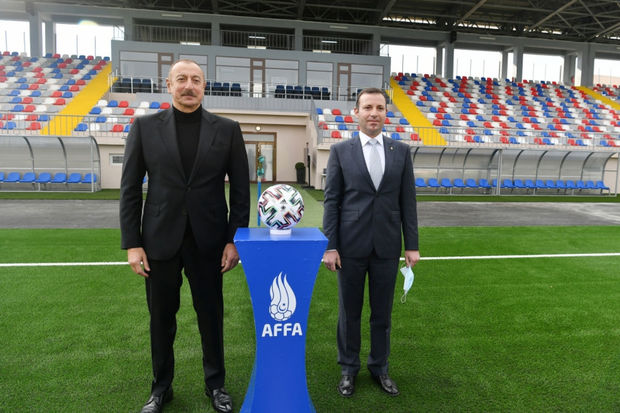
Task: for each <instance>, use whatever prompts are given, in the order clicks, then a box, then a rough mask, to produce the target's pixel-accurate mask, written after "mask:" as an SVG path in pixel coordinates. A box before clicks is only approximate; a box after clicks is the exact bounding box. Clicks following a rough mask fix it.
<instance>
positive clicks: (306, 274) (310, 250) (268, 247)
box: [235, 228, 327, 413]
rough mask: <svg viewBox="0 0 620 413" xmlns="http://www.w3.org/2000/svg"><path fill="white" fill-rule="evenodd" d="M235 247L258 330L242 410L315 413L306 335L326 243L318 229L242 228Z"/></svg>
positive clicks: (267, 412) (255, 412) (238, 233)
mask: <svg viewBox="0 0 620 413" xmlns="http://www.w3.org/2000/svg"><path fill="white" fill-rule="evenodd" d="M235 246H236V247H237V251H238V252H239V256H240V257H241V261H242V263H243V269H244V271H245V275H246V279H247V282H248V286H249V289H250V296H251V298H252V307H253V310H254V325H255V331H256V358H255V360H254V368H253V371H252V378H251V379H250V384H249V387H248V391H247V393H246V396H245V400H244V402H243V406H242V407H241V412H248V413H249V412H252V413H263V412H264V413H278V412H281V413H293V412H294V413H306V412H315V409H314V406H313V405H312V401H311V400H310V395H309V394H308V386H307V383H306V357H305V348H306V331H307V322H308V311H309V309H310V300H311V297H312V290H313V288H314V282H315V279H316V273H317V271H318V267H319V265H320V263H321V258H322V256H323V252H324V251H325V247H326V246H327V239H326V238H325V236H324V235H323V234H322V233H321V232H320V231H319V230H318V229H316V228H293V230H292V232H291V234H290V235H271V234H270V233H269V230H268V229H266V228H239V230H238V231H237V233H236V235H235Z"/></svg>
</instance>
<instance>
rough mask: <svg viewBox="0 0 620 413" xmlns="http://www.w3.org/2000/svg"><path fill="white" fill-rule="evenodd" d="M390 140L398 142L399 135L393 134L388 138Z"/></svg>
mask: <svg viewBox="0 0 620 413" xmlns="http://www.w3.org/2000/svg"><path fill="white" fill-rule="evenodd" d="M390 137H391V138H392V139H394V140H395V141H399V140H401V139H400V134H399V133H398V132H393V133H392V135H391V136H390Z"/></svg>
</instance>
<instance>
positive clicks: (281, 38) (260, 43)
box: [220, 30, 295, 50]
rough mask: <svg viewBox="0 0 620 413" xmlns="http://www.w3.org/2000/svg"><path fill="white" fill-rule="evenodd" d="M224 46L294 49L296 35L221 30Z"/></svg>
mask: <svg viewBox="0 0 620 413" xmlns="http://www.w3.org/2000/svg"><path fill="white" fill-rule="evenodd" d="M220 34H221V40H222V46H228V47H249V48H265V49H279V50H294V49H295V35H294V34H286V33H268V32H246V31H239V30H221V31H220Z"/></svg>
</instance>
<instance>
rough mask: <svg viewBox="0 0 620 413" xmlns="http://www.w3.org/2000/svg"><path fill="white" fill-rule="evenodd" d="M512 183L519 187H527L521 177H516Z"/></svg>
mask: <svg viewBox="0 0 620 413" xmlns="http://www.w3.org/2000/svg"><path fill="white" fill-rule="evenodd" d="M512 185H513V186H514V187H515V188H517V189H527V187H526V186H525V184H524V183H523V180H521V179H515V180H514V182H513V183H512Z"/></svg>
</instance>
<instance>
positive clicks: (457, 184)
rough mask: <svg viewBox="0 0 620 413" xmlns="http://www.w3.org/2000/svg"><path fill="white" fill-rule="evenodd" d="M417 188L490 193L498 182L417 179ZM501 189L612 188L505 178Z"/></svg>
mask: <svg viewBox="0 0 620 413" xmlns="http://www.w3.org/2000/svg"><path fill="white" fill-rule="evenodd" d="M415 186H416V188H419V189H423V188H431V189H435V190H436V191H437V190H439V189H441V188H444V189H446V190H448V191H449V192H450V193H452V190H453V189H454V188H456V189H461V190H465V189H484V190H487V191H490V190H491V189H493V188H497V187H498V180H497V179H492V180H491V181H489V180H488V179H484V178H481V179H479V180H477V181H476V180H475V179H473V178H468V179H465V180H463V179H462V178H455V179H454V180H452V179H450V178H442V179H437V178H429V179H428V181H426V180H425V179H424V178H416V180H415ZM499 188H500V189H510V190H511V191H513V190H515V189H525V190H526V191H530V190H531V191H532V192H533V193H535V192H536V190H540V189H551V190H556V192H557V191H564V193H566V192H567V191H568V190H571V191H572V193H575V191H598V192H599V193H601V194H602V193H603V191H607V192H609V191H610V188H609V187H608V186H607V185H605V183H604V182H603V181H596V182H595V181H592V180H586V181H583V180H576V181H575V180H570V179H567V180H563V179H514V180H512V179H510V178H505V179H502V180H501V181H499Z"/></svg>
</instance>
